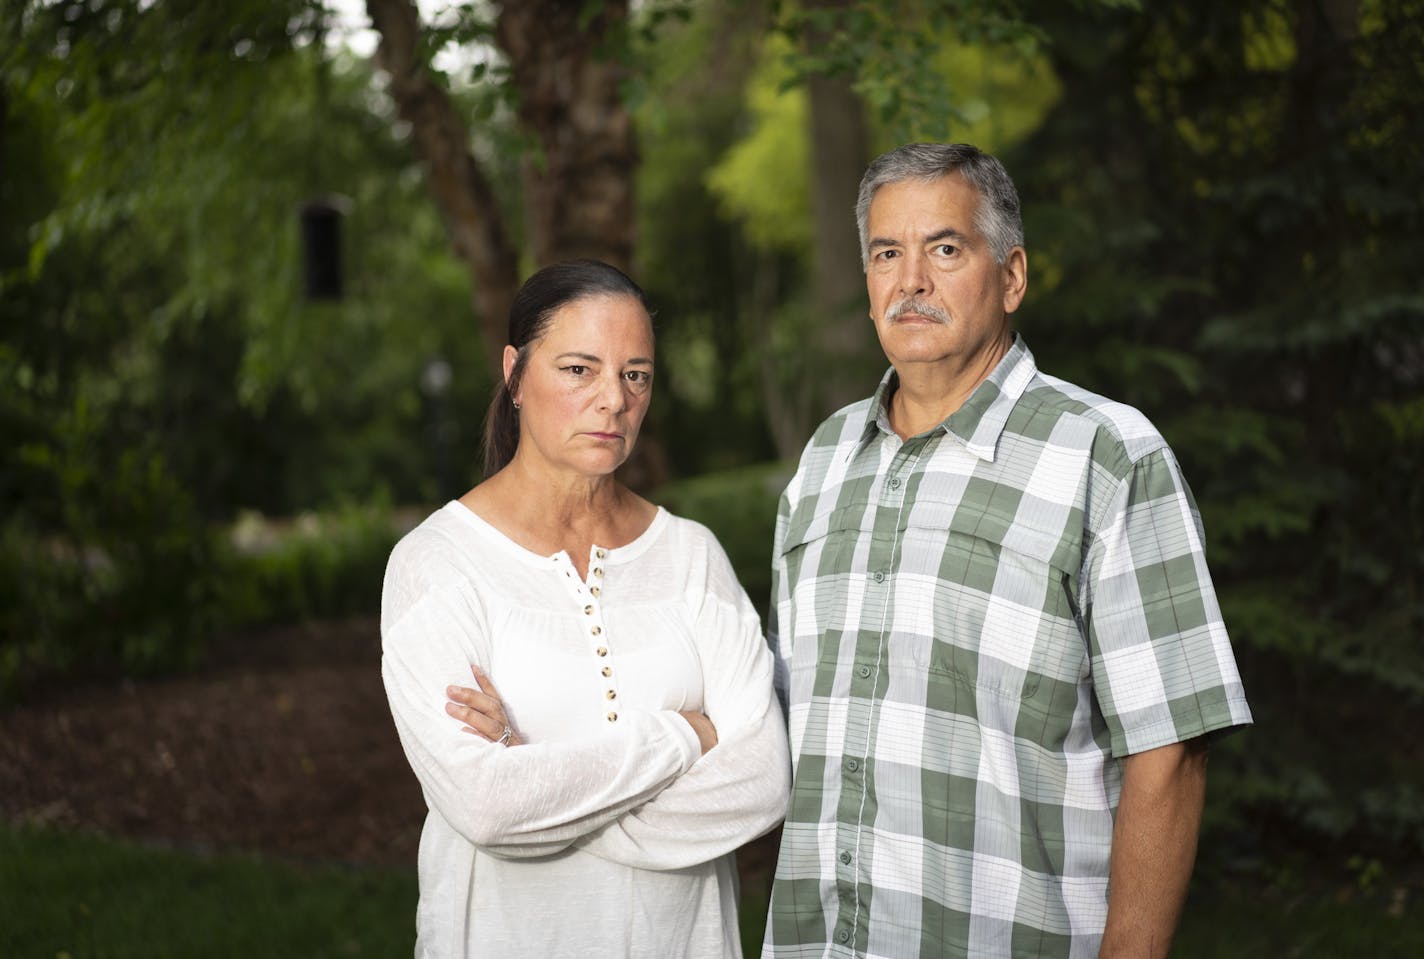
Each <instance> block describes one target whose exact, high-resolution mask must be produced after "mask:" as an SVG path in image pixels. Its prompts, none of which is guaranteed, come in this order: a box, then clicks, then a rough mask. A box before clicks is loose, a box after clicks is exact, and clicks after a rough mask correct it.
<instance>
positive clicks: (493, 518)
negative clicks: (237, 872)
mask: <svg viewBox="0 0 1424 959" xmlns="http://www.w3.org/2000/svg"><path fill="white" fill-rule="evenodd" d="M509 339H510V345H508V346H506V347H505V350H504V383H503V385H502V387H501V388H500V390H499V392H498V394H497V395H496V397H495V400H494V404H493V406H492V408H491V411H490V420H489V427H488V431H487V437H486V462H485V471H486V476H487V477H488V478H487V479H486V480H485V481H484V482H482V483H481V484H479V485H478V486H476V487H475V488H474V489H472V490H470V491H469V492H468V493H466V494H465V495H464V496H462V497H460V498H459V500H457V501H453V502H451V503H448V504H446V506H445V507H444V508H442V509H441V510H439V511H438V512H436V513H435V514H434V515H432V516H431V517H430V518H429V519H427V520H426V521H425V522H424V523H423V524H422V525H421V526H420V527H418V528H417V529H415V530H414V531H412V532H411V533H410V534H409V535H408V536H406V537H405V538H404V539H403V540H402V541H401V542H400V543H399V544H398V545H397V546H396V548H395V550H394V552H393V553H392V554H391V560H390V564H389V566H388V567H387V570H386V580H385V588H384V592H383V595H382V611H381V635H382V646H383V650H384V656H383V661H382V675H383V678H384V679H385V683H386V692H387V696H388V697H389V699H390V704H391V712H392V715H393V716H394V717H395V722H396V727H397V729H398V731H399V732H400V738H401V742H402V744H403V746H404V747H405V751H406V756H407V758H408V759H409V760H410V764H411V767H412V768H413V769H414V770H415V773H416V776H417V777H418V778H419V779H420V783H421V786H422V788H423V790H424V793H425V799H426V803H427V805H428V806H429V807H430V812H429V814H428V816H427V817H426V821H425V829H424V832H423V834H422V836H421V841H420V907H419V910H418V913H417V927H418V928H417V939H416V954H417V956H420V957H427V956H428V957H437V956H438V957H455V956H480V957H497V956H510V957H540V959H543V957H558V956H580V957H583V956H599V957H603V956H648V957H658V959H664V957H677V956H687V957H703V956H707V957H723V956H737V955H740V946H739V934H738V930H737V914H736V895H737V890H736V881H735V871H734V863H733V857H732V855H731V853H732V851H733V850H735V849H736V848H737V847H738V846H740V845H741V844H742V843H745V842H747V841H749V840H751V839H753V838H755V837H757V836H759V835H761V834H762V833H764V832H766V831H767V830H768V829H770V828H771V827H772V826H774V825H775V824H776V823H777V822H779V821H780V820H781V819H782V817H783V815H784V814H785V811H786V801H787V794H788V791H789V788H790V786H789V771H790V761H789V758H788V754H787V746H786V731H785V727H784V725H783V721H782V715H781V710H780V707H779V705H778V704H777V701H776V698H775V695H774V693H773V692H772V661H771V656H770V654H769V652H768V650H767V648H766V644H765V641H764V640H763V639H762V635H761V631H760V624H759V622H758V619H757V614H756V612H755V610H754V609H753V608H752V606H751V603H750V602H749V601H748V600H747V597H746V594H745V593H744V592H743V591H742V589H741V587H740V586H739V585H738V584H737V581H736V578H735V576H734V574H733V572H732V568H731V565H730V564H729V563H728V561H727V558H726V556H725V554H724V553H723V552H722V550H721V548H720V547H719V546H718V544H717V542H716V540H715V539H714V538H713V537H712V535H711V533H709V532H708V531H707V530H706V529H705V528H704V527H702V526H699V525H698V524H696V523H692V522H689V521H687V520H683V519H679V518H677V517H674V516H672V515H671V514H669V513H668V512H666V511H665V510H663V509H661V508H660V507H657V506H655V505H653V504H652V503H650V502H648V501H647V500H645V499H643V498H642V497H640V496H638V495H636V494H635V493H633V492H631V491H630V490H628V489H627V488H626V487H624V486H623V485H622V484H620V483H619V482H618V481H617V480H616V479H614V477H613V471H614V470H615V469H617V468H618V466H619V465H620V464H621V463H623V461H624V460H626V459H627V458H628V454H629V452H630V451H631V450H632V448H633V443H634V441H635V440H636V439H637V436H638V429H639V427H640V426H641V424H642V422H643V416H644V414H645V413H646V412H647V409H648V402H649V400H650V399H651V396H652V380H653V331H652V321H651V319H650V317H649V314H648V310H647V307H646V304H645V302H644V298H643V292H642V290H640V289H639V288H638V286H637V285H636V284H635V283H633V281H632V280H630V279H629V278H628V277H626V276H624V275H623V274H622V273H620V272H619V271H618V270H615V269H613V268H612V267H610V266H607V265H605V264H602V263H597V262H594V261H588V260H581V261H574V262H569V263H561V264H557V265H555V266H551V267H547V268H545V269H543V270H540V271H539V272H538V273H536V274H534V275H533V276H532V277H530V278H529V280H528V281H527V282H526V283H525V284H524V286H523V287H522V288H521V289H520V291H519V293H518V295H517V296H516V298H515V301H514V305H513V307H512V309H511V311H510V323H509ZM472 669H473V671H474V680H473V681H472V680H471V670H472Z"/></svg>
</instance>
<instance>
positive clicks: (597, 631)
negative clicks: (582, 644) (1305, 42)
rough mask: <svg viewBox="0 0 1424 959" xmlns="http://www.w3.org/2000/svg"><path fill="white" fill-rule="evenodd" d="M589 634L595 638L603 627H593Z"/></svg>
mask: <svg viewBox="0 0 1424 959" xmlns="http://www.w3.org/2000/svg"><path fill="white" fill-rule="evenodd" d="M589 632H590V633H593V635H595V636H597V635H598V634H599V633H601V632H603V627H602V626H595V627H593V629H590V630H589Z"/></svg>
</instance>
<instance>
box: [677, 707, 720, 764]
mask: <svg viewBox="0 0 1424 959" xmlns="http://www.w3.org/2000/svg"><path fill="white" fill-rule="evenodd" d="M678 715H679V716H681V717H682V718H683V719H685V720H687V724H688V725H689V726H691V727H692V730H693V732H695V733H697V741H698V743H700V744H701V746H702V755H704V756H705V755H707V751H708V750H709V749H711V748H712V747H713V746H715V745H717V727H716V726H713V725H712V720H710V719H708V718H707V716H706V714H704V713H699V712H695V711H693V710H681V711H679V712H678Z"/></svg>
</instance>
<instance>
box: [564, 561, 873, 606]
mask: <svg viewBox="0 0 1424 959" xmlns="http://www.w3.org/2000/svg"><path fill="white" fill-rule="evenodd" d="M870 578H871V579H873V580H875V581H876V582H877V583H883V582H885V573H884V572H882V571H881V570H878V569H877V570H876V571H875V572H874V573H872V574H871V577H870ZM590 608H592V607H590Z"/></svg>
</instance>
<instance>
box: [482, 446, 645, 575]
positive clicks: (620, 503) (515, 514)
mask: <svg viewBox="0 0 1424 959" xmlns="http://www.w3.org/2000/svg"><path fill="white" fill-rule="evenodd" d="M460 502H461V503H463V504H464V505H465V506H466V507H468V508H469V509H470V510H472V511H473V512H474V513H476V514H477V515H478V516H480V517H481V518H482V519H484V520H485V521H486V522H487V523H489V524H490V525H491V526H493V527H495V528H496V529H498V530H499V531H500V532H501V533H503V534H504V535H506V536H508V537H509V538H510V539H512V540H514V541H515V542H516V543H518V544H519V545H521V546H523V547H524V548H526V549H528V550H531V551H533V552H536V553H540V554H542V555H550V554H553V553H557V552H559V551H560V550H563V551H565V552H567V553H568V554H569V558H570V559H571V560H572V561H573V563H574V565H575V566H576V567H577V568H578V570H579V572H580V573H581V574H582V573H585V572H586V570H585V569H584V567H585V565H586V564H587V561H588V554H589V549H590V548H591V547H592V546H593V545H595V544H597V545H599V546H603V547H607V548H610V549H611V548H615V547H618V546H625V545H627V544H628V543H630V542H632V541H633V540H635V539H637V538H638V537H639V536H640V535H642V533H643V532H644V531H645V530H646V529H647V528H648V524H650V523H651V522H652V521H653V517H654V516H655V515H656V513H657V507H656V506H654V505H653V504H652V503H650V502H648V501H647V500H645V499H643V498H642V497H641V496H639V495H637V494H636V493H634V492H633V491H631V490H629V489H628V488H627V487H626V486H624V485H623V484H622V483H620V482H618V481H617V480H616V479H614V478H613V477H612V476H611V475H600V476H583V475H565V474H551V473H549V472H547V471H542V470H538V469H531V468H530V467H529V465H528V464H527V463H521V462H520V460H519V459H518V457H516V458H515V459H514V460H512V461H511V462H510V463H509V465H507V466H506V467H505V468H504V469H502V470H500V471H499V472H498V473H496V474H495V475H494V476H491V477H490V478H489V479H487V480H485V481H484V482H483V483H481V484H480V485H479V486H476V487H475V488H474V489H472V490H470V491H469V492H468V493H466V494H465V495H464V496H462V497H460Z"/></svg>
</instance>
